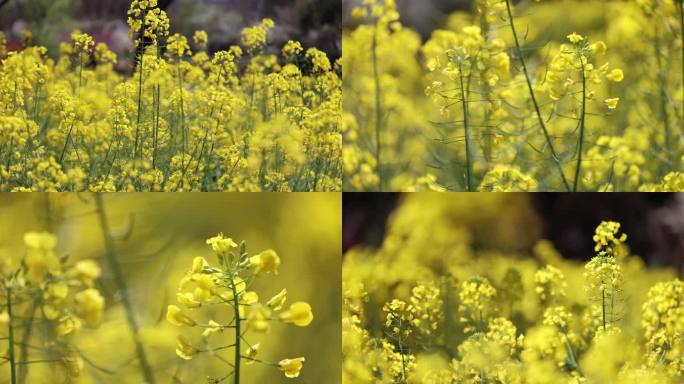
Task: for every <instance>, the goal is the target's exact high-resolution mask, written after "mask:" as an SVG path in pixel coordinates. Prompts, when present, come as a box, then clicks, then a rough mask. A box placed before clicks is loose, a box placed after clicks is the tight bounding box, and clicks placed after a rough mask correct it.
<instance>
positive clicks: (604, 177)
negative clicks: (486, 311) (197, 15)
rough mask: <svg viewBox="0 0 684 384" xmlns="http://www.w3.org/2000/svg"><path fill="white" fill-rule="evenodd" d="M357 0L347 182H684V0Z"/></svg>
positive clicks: (411, 186)
mask: <svg viewBox="0 0 684 384" xmlns="http://www.w3.org/2000/svg"><path fill="white" fill-rule="evenodd" d="M347 3H348V4H351V5H353V10H352V11H351V14H350V15H348V21H347V24H346V25H348V27H347V28H346V29H345V30H344V35H343V43H344V55H343V59H342V61H343V63H344V67H345V68H354V70H353V71H348V72H345V76H344V81H343V92H344V111H345V112H344V116H343V120H342V121H343V127H342V131H343V137H344V150H343V161H344V190H345V191H347V190H349V191H352V190H353V191H425V190H428V191H445V190H455V191H494V192H495V191H600V192H604V191H681V190H682V189H683V188H684V184H683V183H684V175H683V173H682V172H683V169H682V156H683V155H684V140H683V136H682V135H683V134H684V97H683V96H682V95H683V92H684V69H683V68H684V64H683V58H684V45H683V43H682V41H683V40H682V36H683V35H684V9H682V7H683V6H682V2H681V1H676V0H629V1H610V0H608V1H565V0H564V1H561V0H558V1H554V0H536V1H515V2H514V1H512V0H474V1H472V2H465V3H470V4H472V9H471V11H470V12H456V13H454V14H451V15H449V16H448V17H445V19H444V22H443V24H442V25H434V26H433V31H432V33H431V34H430V35H429V36H427V37H424V38H422V37H421V36H420V35H419V34H418V33H417V32H416V31H414V30H413V29H411V27H408V26H405V25H403V24H402V20H401V15H400V11H401V9H400V7H398V6H397V4H395V1H394V0H359V1H351V0H350V1H348V2H347ZM428 4H430V2H427V4H426V7H428Z"/></svg>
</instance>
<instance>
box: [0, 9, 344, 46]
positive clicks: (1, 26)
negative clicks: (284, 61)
mask: <svg viewBox="0 0 684 384" xmlns="http://www.w3.org/2000/svg"><path fill="white" fill-rule="evenodd" d="M130 3H131V2H130V0H0V30H2V31H3V32H5V34H6V35H7V37H8V40H9V47H10V49H15V50H16V49H20V48H21V31H22V30H23V29H25V28H28V29H30V30H31V31H33V32H34V35H35V40H36V43H37V44H41V45H45V46H47V47H48V48H49V49H50V52H51V54H53V55H55V54H56V48H57V47H58V43H59V42H60V41H66V40H69V35H70V33H71V31H72V30H73V29H75V28H79V29H81V30H82V31H83V32H87V33H89V34H91V35H93V36H94V38H95V41H96V43H97V42H101V41H104V42H106V43H107V44H108V45H109V46H110V48H111V49H112V50H114V51H115V52H117V53H119V54H120V55H121V54H122V53H124V52H126V51H130V50H131V49H132V43H131V42H130V41H129V39H128V36H127V34H128V24H126V12H127V10H128V8H129V6H130ZM159 5H160V7H161V8H164V9H165V10H166V12H167V13H168V15H169V18H170V20H171V33H174V32H180V33H182V34H184V35H185V36H187V37H188V38H191V37H192V34H193V33H194V31H195V30H198V29H204V30H206V31H207V32H208V33H209V49H210V50H212V51H215V50H219V49H225V48H227V47H228V46H229V45H231V44H236V43H237V42H238V41H239V38H240V31H241V30H242V28H244V27H245V26H250V25H254V24H257V23H258V22H259V21H260V20H261V19H262V18H264V17H270V18H272V19H274V21H275V22H276V30H275V31H272V33H271V34H270V42H271V43H272V49H278V50H279V49H280V48H281V47H282V45H284V44H285V42H287V40H290V39H292V40H300V41H301V42H302V44H303V45H304V47H305V49H306V48H309V47H314V46H315V47H317V48H319V49H321V50H323V51H325V52H326V53H327V54H328V55H329V56H330V57H331V59H333V60H335V59H337V58H339V57H340V55H341V52H342V42H341V23H342V11H341V4H340V0H159Z"/></svg>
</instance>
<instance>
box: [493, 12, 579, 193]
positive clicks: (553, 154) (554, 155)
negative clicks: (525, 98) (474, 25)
mask: <svg viewBox="0 0 684 384" xmlns="http://www.w3.org/2000/svg"><path fill="white" fill-rule="evenodd" d="M506 10H507V11H508V24H509V25H510V27H511V33H512V34H513V40H515V50H516V53H517V55H518V58H519V59H520V65H521V66H522V69H523V74H524V75H525V81H526V82H527V89H528V90H529V92H530V97H531V98H532V104H533V105H534V110H535V113H536V115H537V120H538V121H539V126H540V127H541V129H542V132H543V133H544V138H545V139H546V144H547V145H548V146H549V150H550V151H551V157H552V158H553V161H554V163H555V164H556V168H557V169H558V174H559V175H560V177H561V180H562V182H563V185H564V186H565V189H566V191H567V192H570V184H569V183H568V180H567V179H566V178H565V172H563V166H562V165H561V162H560V159H559V158H558V155H557V153H556V150H555V149H554V147H553V142H552V141H551V136H550V135H549V131H548V129H547V128H546V123H545V122H544V118H543V117H542V114H541V109H540V108H539V103H538V102H537V96H536V95H535V93H534V88H533V87H532V79H531V78H530V74H529V72H528V71H527V64H526V63H525V57H524V56H523V53H522V49H521V48H520V41H519V39H518V33H517V31H516V30H515V24H514V23H513V12H512V10H511V0H506Z"/></svg>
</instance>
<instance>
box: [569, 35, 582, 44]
mask: <svg viewBox="0 0 684 384" xmlns="http://www.w3.org/2000/svg"><path fill="white" fill-rule="evenodd" d="M568 40H570V42H571V43H573V44H577V43H579V42H582V41H584V37H582V35H578V34H576V33H571V34H569V35H568Z"/></svg>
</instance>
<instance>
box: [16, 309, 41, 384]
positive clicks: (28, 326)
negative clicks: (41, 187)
mask: <svg viewBox="0 0 684 384" xmlns="http://www.w3.org/2000/svg"><path fill="white" fill-rule="evenodd" d="M37 309H38V303H37V302H36V301H33V303H32V304H31V307H30V308H29V312H28V316H27V319H26V321H25V322H24V329H23V330H22V335H21V344H19V361H28V346H29V343H30V340H31V330H32V328H33V319H34V316H35V314H36V310H37ZM26 371H27V367H26V366H25V365H21V366H19V384H23V383H25V382H26V376H27V372H26Z"/></svg>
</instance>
